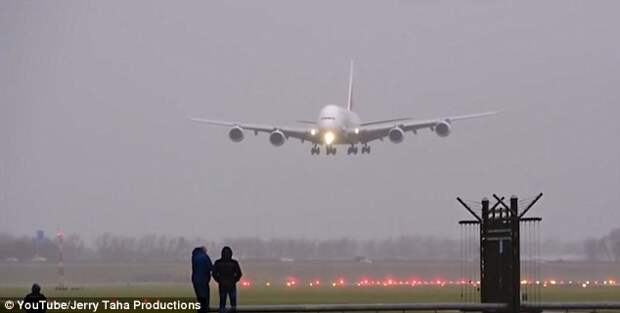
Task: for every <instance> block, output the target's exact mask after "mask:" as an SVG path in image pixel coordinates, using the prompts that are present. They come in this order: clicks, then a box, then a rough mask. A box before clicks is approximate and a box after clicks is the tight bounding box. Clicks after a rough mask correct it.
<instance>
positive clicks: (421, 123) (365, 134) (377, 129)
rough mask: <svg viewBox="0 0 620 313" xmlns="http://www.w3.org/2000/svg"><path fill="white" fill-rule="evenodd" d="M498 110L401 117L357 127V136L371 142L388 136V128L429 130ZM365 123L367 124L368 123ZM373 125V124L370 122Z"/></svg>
mask: <svg viewBox="0 0 620 313" xmlns="http://www.w3.org/2000/svg"><path fill="white" fill-rule="evenodd" d="M497 113H498V112H485V113H478V114H469V115H459V116H452V117H445V118H437V119H428V120H410V119H403V122H402V123H392V124H388V125H384V126H372V127H361V128H360V129H359V138H360V141H362V142H371V141H374V140H377V139H383V138H385V137H387V136H388V134H389V131H390V129H392V128H394V127H400V128H401V129H402V130H403V131H404V132H408V131H412V132H413V133H416V132H417V131H418V130H420V129H424V128H429V129H431V130H434V129H435V126H437V125H438V124H441V123H447V124H448V125H450V124H451V123H452V122H453V121H458V120H466V119H472V118H479V117H484V116H489V115H494V114H497ZM394 121H395V122H399V120H398V119H396V120H394ZM365 125H369V124H368V123H367V124H365ZM370 125H373V124H370Z"/></svg>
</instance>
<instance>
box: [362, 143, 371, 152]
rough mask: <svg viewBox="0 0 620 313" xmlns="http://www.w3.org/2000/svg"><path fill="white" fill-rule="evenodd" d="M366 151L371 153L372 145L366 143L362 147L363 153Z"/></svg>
mask: <svg viewBox="0 0 620 313" xmlns="http://www.w3.org/2000/svg"><path fill="white" fill-rule="evenodd" d="M364 153H370V146H367V145H364V146H363V147H362V154H364Z"/></svg>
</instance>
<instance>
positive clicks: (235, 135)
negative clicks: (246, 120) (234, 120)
mask: <svg viewBox="0 0 620 313" xmlns="http://www.w3.org/2000/svg"><path fill="white" fill-rule="evenodd" d="M228 138H230V140H232V141H234V142H240V141H241V140H243V138H244V137H243V128H241V127H239V126H235V127H233V128H231V129H230V131H229V132H228Z"/></svg>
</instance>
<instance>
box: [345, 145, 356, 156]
mask: <svg viewBox="0 0 620 313" xmlns="http://www.w3.org/2000/svg"><path fill="white" fill-rule="evenodd" d="M357 150H358V148H357V147H356V146H354V145H351V146H349V148H348V149H347V154H357Z"/></svg>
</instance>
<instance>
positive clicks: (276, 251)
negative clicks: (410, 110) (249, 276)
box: [0, 228, 620, 262]
mask: <svg viewBox="0 0 620 313" xmlns="http://www.w3.org/2000/svg"><path fill="white" fill-rule="evenodd" d="M198 245H205V246H207V248H208V250H209V254H210V255H211V256H212V257H218V256H219V250H220V248H221V247H222V246H224V245H229V246H231V247H233V249H234V250H235V256H236V257H238V258H241V259H244V260H249V259H254V260H286V259H292V260H359V261H363V260H373V261H377V260H459V259H460V256H461V255H460V241H459V240H454V239H448V238H439V237H429V236H403V237H397V238H387V239H380V240H358V239H348V238H343V239H327V240H310V239H268V240H267V239H259V238H249V237H247V238H231V239H225V240H222V241H221V242H212V241H206V240H204V239H201V238H192V239H188V238H185V237H183V236H166V235H155V234H148V235H144V236H141V237H131V236H120V235H113V234H110V233H106V234H102V235H100V236H98V237H97V238H95V240H94V241H93V242H92V243H91V244H87V243H85V242H84V241H83V240H82V239H81V238H80V236H78V235H75V234H73V235H69V236H67V237H65V239H64V243H63V253H64V259H65V260H66V261H105V262H162V261H187V260H188V259H189V255H190V252H191V250H192V248H193V247H195V246H198ZM543 251H544V252H543V257H547V258H551V257H553V258H560V259H561V258H563V257H564V256H567V255H570V256H571V257H573V258H578V259H586V260H591V261H616V262H620V228H616V229H614V230H612V231H611V232H610V233H609V234H608V235H606V236H604V237H602V238H596V239H587V240H584V241H583V242H582V243H581V244H579V243H577V242H575V243H565V242H564V243H563V242H557V241H546V242H544V243H543ZM58 255H59V248H58V242H57V240H56V238H48V237H45V236H44V237H42V238H36V237H28V236H22V237H16V236H11V235H8V234H0V262H16V261H40V262H44V261H48V262H55V261H57V260H58Z"/></svg>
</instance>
